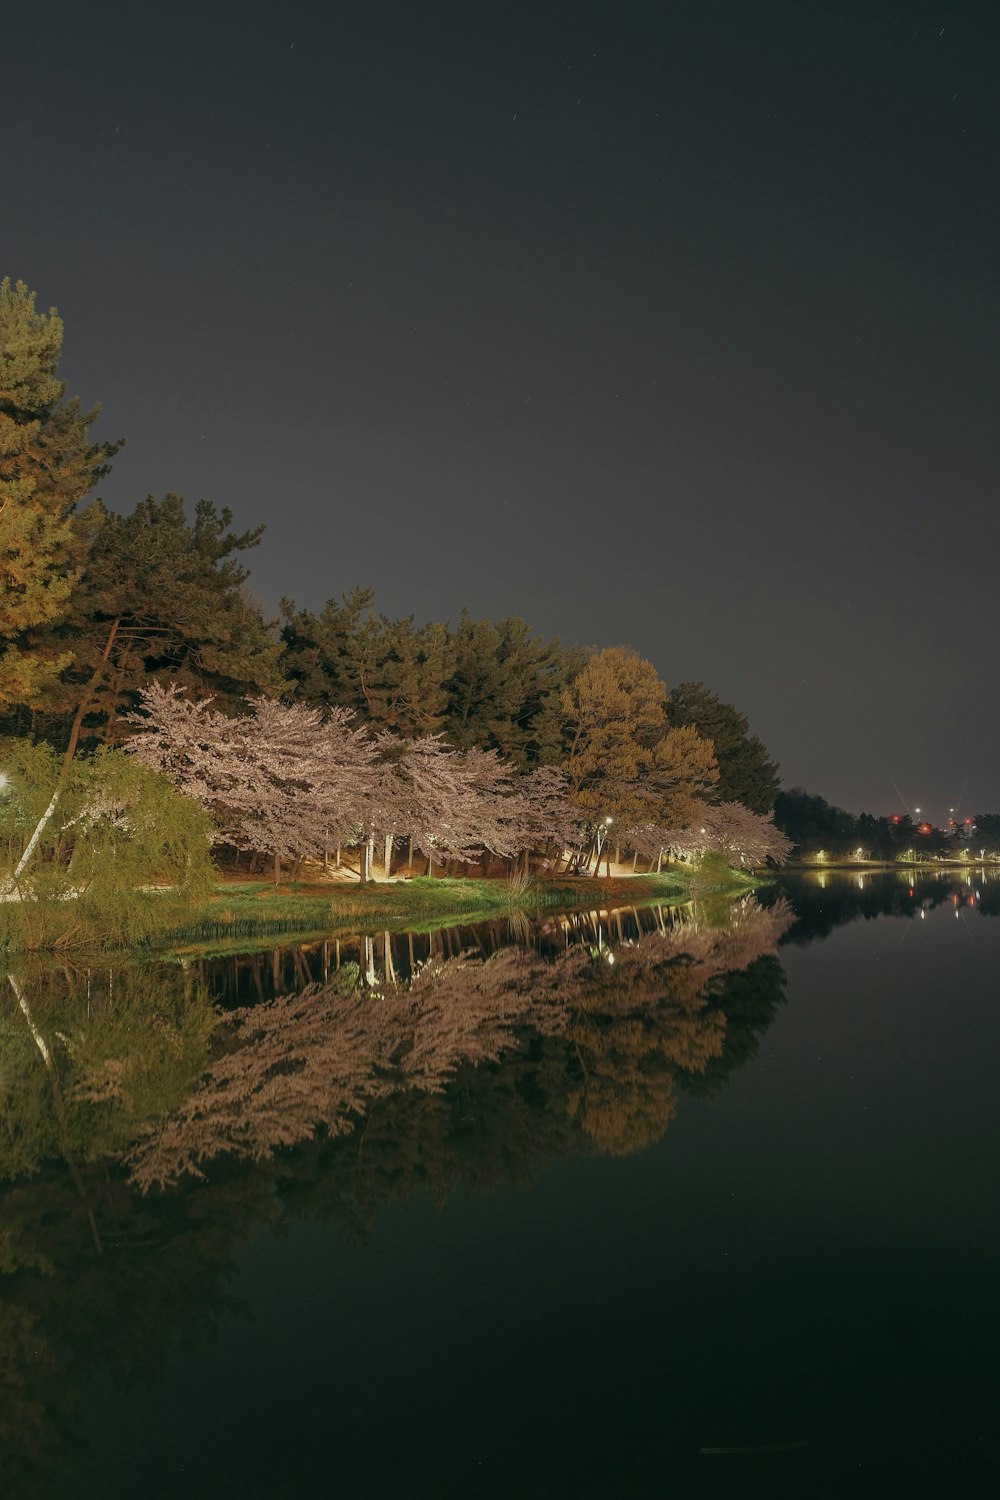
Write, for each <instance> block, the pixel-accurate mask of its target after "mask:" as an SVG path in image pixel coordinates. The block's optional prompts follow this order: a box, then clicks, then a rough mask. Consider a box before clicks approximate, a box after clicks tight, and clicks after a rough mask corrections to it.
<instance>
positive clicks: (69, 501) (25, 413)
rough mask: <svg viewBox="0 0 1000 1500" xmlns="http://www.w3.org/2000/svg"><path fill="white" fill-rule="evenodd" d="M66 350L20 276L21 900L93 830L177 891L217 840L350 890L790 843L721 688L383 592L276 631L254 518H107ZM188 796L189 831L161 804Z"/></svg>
mask: <svg viewBox="0 0 1000 1500" xmlns="http://www.w3.org/2000/svg"><path fill="white" fill-rule="evenodd" d="M62 334H63V330H62V324H61V321H60V319H59V317H58V316H57V314H56V312H55V310H52V311H50V312H48V313H44V312H39V311H38V310H37V308H36V305H35V297H34V294H33V293H32V292H30V291H29V289H28V288H27V287H26V286H25V285H24V284H23V283H21V282H17V283H12V282H11V281H10V280H4V281H3V282H2V283H0V574H2V585H3V586H2V590H0V736H2V737H3V748H2V752H0V753H2V760H0V778H2V780H0V863H2V864H3V866H4V868H5V869H6V874H2V873H0V883H2V886H3V893H4V895H5V896H6V897H7V898H8V899H13V898H15V897H18V898H23V897H24V895H25V893H26V891H27V890H28V889H29V888H30V889H31V890H33V891H34V890H36V889H37V882H38V881H39V880H42V879H43V878H44V877H45V876H46V874H48V875H52V874H53V873H54V872H55V871H57V870H59V869H61V870H62V871H63V872H64V874H65V875H66V878H67V879H68V881H69V888H71V889H73V890H74V891H80V890H81V889H82V887H81V879H82V870H83V867H84V864H85V863H86V861H85V859H84V856H83V854H82V852H81V851H82V849H83V847H84V845H86V844H88V841H89V842H90V844H93V841H94V839H95V837H96V836H97V835H96V831H97V830H99V829H100V828H101V827H103V828H104V833H103V835H102V838H103V842H102V839H100V838H99V839H98V840H97V842H98V844H100V846H101V848H102V849H103V850H104V857H105V858H110V855H109V854H108V851H109V850H114V851H117V853H116V855H115V857H116V858H118V860H119V864H120V866H121V869H122V870H123V871H125V870H127V867H128V861H127V860H126V859H124V852H123V851H124V848H125V845H126V843H127V841H128V840H129V839H131V840H133V841H134V840H135V839H136V838H137V837H138V836H139V832H140V829H141V834H142V839H143V841H144V843H145V846H146V850H147V854H149V858H147V859H146V861H145V864H144V866H143V869H142V879H143V880H153V879H155V878H157V875H158V876H159V877H160V878H161V879H163V880H169V881H170V882H171V883H173V884H174V886H175V887H179V886H180V885H183V880H184V878H185V877H183V875H182V872H185V871H186V872H189V874H190V872H193V871H195V869H196V867H197V865H198V863H199V862H198V860H197V859H196V858H195V855H194V853H193V850H194V849H195V847H196V846H197V845H198V844H199V842H201V843H205V844H207V843H209V842H210V843H211V844H212V846H213V848H214V852H215V858H216V860H217V861H219V860H221V861H223V862H224V863H225V862H228V864H229V865H230V866H231V867H234V868H235V867H242V868H244V869H256V868H258V867H259V866H260V865H261V863H262V862H263V861H265V860H266V861H267V863H268V865H269V867H273V869H274V870H275V873H276V874H278V873H280V872H281V870H282V866H283V865H284V868H285V869H286V871H288V872H293V871H294V872H296V873H297V872H299V871H301V869H302V867H303V863H304V861H307V860H310V861H319V860H322V861H323V863H324V864H325V865H326V867H327V868H328V869H330V868H339V869H340V870H341V871H342V872H346V870H347V869H348V868H350V869H351V870H352V871H353V872H354V874H355V878H357V877H361V878H366V877H367V876H368V875H369V874H370V873H373V872H374V870H375V868H376V867H377V866H379V865H381V867H382V871H383V873H385V874H394V873H397V872H398V870H399V869H400V867H401V866H402V867H403V868H405V869H406V870H407V871H408V872H412V871H413V870H414V869H418V870H420V871H421V872H423V871H424V870H427V871H428V872H430V871H436V872H441V871H442V870H443V869H449V868H450V869H451V870H453V871H454V872H456V873H457V872H458V871H459V870H460V868H462V867H467V866H469V865H470V864H471V863H474V864H476V865H477V866H478V867H479V870H480V872H481V873H486V874H489V873H499V872H500V870H503V869H506V870H508V871H509V870H511V869H513V867H514V862H515V861H518V862H519V863H520V868H521V870H522V871H524V872H527V871H528V870H529V869H530V868H534V869H549V870H559V869H560V868H561V869H563V870H565V871H569V870H573V871H577V872H579V871H581V870H586V869H589V868H590V867H591V866H592V864H593V861H594V860H595V858H596V860H597V862H598V872H599V868H600V860H601V858H602V857H603V859H604V860H605V861H606V863H607V866H608V869H609V870H610V866H611V862H612V859H614V860H616V861H617V862H618V864H619V865H622V864H623V863H626V864H627V862H630V863H631V867H632V868H642V869H644V870H649V869H660V868H661V867H662V866H663V864H664V862H665V861H668V860H670V859H671V858H674V859H676V858H682V859H685V860H688V861H696V860H698V859H702V858H704V857H706V856H713V857H715V858H724V860H725V862H726V863H728V864H730V865H739V864H760V863H763V862H765V861H767V860H768V859H772V860H778V861H780V860H781V859H782V858H783V857H784V856H785V855H786V853H787V852H788V849H789V844H788V841H787V840H786V839H785V838H784V837H783V836H782V835H781V833H780V832H779V831H778V830H777V829H776V828H775V826H774V823H773V821H772V819H771V816H770V814H771V810H772V809H773V806H774V802H775V797H776V795H777V793H778V790H779V786H780V779H779V774H778V767H777V765H776V764H775V762H774V761H773V760H772V758H771V757H770V756H769V754H768V752H767V750H766V748H765V746H764V745H763V744H762V743H761V741H760V740H759V739H758V738H757V737H756V736H755V735H754V734H752V733H751V731H750V726H749V724H748V722H747V719H746V717H745V715H743V714H742V713H741V712H740V711H739V710H738V709H737V708H735V707H733V706H732V705H729V704H725V703H722V702H720V701H719V699H718V697H717V696H716V695H715V694H714V693H713V692H712V691H711V690H710V689H709V688H708V687H706V686H705V685H704V684H702V683H698V682H682V683H680V684H679V685H676V686H674V687H673V689H672V691H670V692H668V690H667V688H666V685H665V684H664V682H663V681H662V679H661V677H660V675H659V672H658V671H657V669H656V668H655V667H654V666H653V664H652V663H650V662H648V661H646V660H644V659H643V658H642V657H641V656H640V655H639V654H638V653H637V652H635V651H633V650H631V649H630V648H628V647H626V646H611V647H606V648H604V649H597V648H589V649H582V648H580V647H575V646H574V647H567V646H565V645H563V644H562V643H561V642H560V641H559V640H557V639H554V640H545V639H543V638H542V637H541V636H539V635H538V634H536V633H535V632H534V631H533V630H532V629H531V627H530V626H529V625H528V624H527V623H526V622H525V621H524V620H522V619H519V618H508V619H503V620H499V621H491V620H477V619H474V618H473V617H472V616H471V615H470V614H469V613H468V612H467V611H463V612H462V613H461V615H460V616H459V617H458V619H457V622H456V623H445V622H430V623H425V624H418V623H416V622H415V620H414V619H413V617H412V616H409V617H405V618H395V617H393V616H392V615H391V614H386V613H383V612H382V611H381V610H379V609H378V608H377V607H376V602H375V599H374V596H373V593H372V591H371V590H369V589H365V588H355V589H353V590H351V591H349V592H347V593H345V594H344V595H343V596H342V597H340V598H338V599H330V600H329V601H328V602H327V603H326V604H325V605H324V606H323V607H322V608H321V609H320V610H318V611H312V610H309V609H305V608H301V607H299V605H298V604H296V602H295V601H293V600H291V599H286V600H283V601H282V604H281V614H280V619H277V620H269V619H266V618H265V617H264V614H263V612H262V610H261V607H260V606H259V604H258V603H256V602H255V600H254V598H253V596H252V595H251V594H250V592H249V591H248V588H247V582H248V576H249V575H248V570H247V567H246V566H245V563H244V557H245V555H246V554H247V553H248V552H249V551H250V550H251V549H252V548H253V547H254V546H255V545H256V543H257V542H258V541H259V539H260V536H261V530H262V528H257V529H255V530H251V531H243V532H240V531H239V530H235V529H233V518H232V516H231V514H230V512H229V511H228V510H217V509H216V507H215V506H214V505H213V504H212V503H211V502H209V501H205V500H200V501H198V503H197V504H196V505H195V507H194V511H193V514H191V513H189V512H188V511H187V510H186V509H185V505H184V502H183V501H182V499H181V498H180V497H179V496H177V495H172V494H170V495H167V496H165V497H164V498H162V499H155V498H154V497H152V496H150V497H148V498H146V499H144V500H141V501H140V502H139V503H138V504H137V505H136V506H135V508H134V510H132V511H131V513H130V514H127V515H122V514H118V513H116V512H113V511H111V510H108V509H107V508H106V507H105V506H104V505H103V504H102V503H101V501H100V499H98V498H94V495H95V489H96V487H97V486H98V484H99V482H100V480H101V478H102V477H103V476H104V475H105V474H106V473H107V472H108V468H109V465H110V463H111V461H112V459H113V458H114V455H115V453H116V452H117V450H118V448H119V447H120V446H121V445H120V443H115V442H111V443H109V442H103V443H93V442H92V441H91V439H90V427H91V425H92V423H93V422H94V420H95V418H96V416H97V409H94V410H92V411H84V410H82V409H81V407H80V405H79V403H78V402H77V401H76V400H73V399H68V398H67V395H66V390H65V386H64V383H63V382H62V381H61V380H60V379H59V375H58V365H59V359H60V354H61V347H62ZM129 752H131V753H129ZM126 766H128V767H131V770H127V769H125V767H126ZM157 789H158V790H157ZM178 794H180V795H181V797H182V798H183V801H184V802H185V803H186V804H194V805H195V806H196V807H197V809H198V814H197V816H196V815H195V814H194V813H192V814H191V815H190V816H186V818H185V816H177V815H175V814H174V813H169V814H168V811H167V808H168V803H169V799H170V798H171V797H176V796H178ZM130 799H131V800H130ZM157 809H159V810H157ZM199 818H202V819H203V821H202V822H199ZM155 829H160V831H161V836H157V837H151V836H150V830H155ZM171 829H172V830H173V832H170V830H171ZM150 859H151V860H152V865H153V866H156V865H159V869H158V870H157V869H154V868H152V867H151V865H150ZM74 860H75V861H77V868H76V871H75V875H74V873H73V871H72V869H71V867H72V865H73V862H74ZM496 860H499V861H500V865H499V867H497V866H496V864H495V861H496ZM640 862H641V865H640ZM97 863H98V864H100V861H98V862H97ZM91 866H93V860H91ZM95 878H96V873H95ZM191 878H192V879H194V875H193V874H191Z"/></svg>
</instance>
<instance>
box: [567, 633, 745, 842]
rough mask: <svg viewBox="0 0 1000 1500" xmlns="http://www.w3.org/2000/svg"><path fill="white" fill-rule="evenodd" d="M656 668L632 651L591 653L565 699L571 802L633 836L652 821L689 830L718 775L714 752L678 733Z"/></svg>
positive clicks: (691, 735) (685, 731)
mask: <svg viewBox="0 0 1000 1500" xmlns="http://www.w3.org/2000/svg"><path fill="white" fill-rule="evenodd" d="M666 698H667V690H666V687H665V686H664V684H663V683H662V682H661V680H660V678H659V676H658V675H657V672H656V668H655V667H654V666H653V664H652V663H651V662H648V661H646V660H645V659H644V658H643V657H641V656H640V655H639V653H638V652H637V651H633V650H631V649H630V648H629V647H627V646H611V647H609V648H608V649H607V650H605V651H599V652H597V653H596V655H594V656H592V657H591V659H590V661H589V662H588V663H587V665H586V666H585V667H584V669H583V671H582V672H581V673H580V674H579V675H578V676H577V677H576V679H575V680H574V681H573V682H572V683H571V685H570V686H569V687H568V688H567V689H565V690H564V692H563V695H562V705H563V713H564V715H565V720H566V731H567V743H568V747H569V748H568V751H567V755H566V759H565V761H564V762H563V769H564V770H565V771H566V772H567V774H568V776H569V782H570V794H571V801H572V802H573V803H574V804H575V805H576V806H577V807H579V808H580V809H581V810H583V811H584V812H585V813H588V814H590V816H591V817H592V819H593V820H594V822H595V823H596V822H599V821H601V820H602V819H604V818H606V817H611V818H612V819H613V821H614V823H615V824H616V825H617V826H618V828H620V829H621V830H622V832H623V833H624V834H626V835H627V833H628V831H630V830H632V829H633V828H635V827H636V826H638V825H641V824H643V823H647V822H653V823H658V824H662V825H663V826H665V827H668V828H683V827H684V826H685V825H686V824H688V823H689V822H691V821H692V819H693V817H694V816H695V815H696V813H697V810H698V807H699V799H700V798H701V797H702V796H703V795H704V793H705V792H706V791H707V790H708V789H709V788H710V787H711V786H712V785H713V784H714V782H715V780H716V776H717V771H716V768H715V761H714V759H713V757H712V747H711V745H710V744H709V743H708V741H706V740H703V739H701V738H700V737H699V735H697V734H696V733H695V731H694V730H693V729H692V728H691V727H690V726H685V727H683V728H679V729H674V728H671V726H670V724H669V723H668V722H667V716H666V712H665V705H666Z"/></svg>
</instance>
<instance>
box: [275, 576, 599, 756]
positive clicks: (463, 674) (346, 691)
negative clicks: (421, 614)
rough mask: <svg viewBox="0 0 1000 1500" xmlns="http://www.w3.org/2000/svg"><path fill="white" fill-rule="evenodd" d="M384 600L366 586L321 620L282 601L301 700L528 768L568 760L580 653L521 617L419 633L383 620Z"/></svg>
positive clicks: (287, 662)
mask: <svg viewBox="0 0 1000 1500" xmlns="http://www.w3.org/2000/svg"><path fill="white" fill-rule="evenodd" d="M374 598H375V596H374V593H373V591H372V590H371V589H363V588H356V589H354V590H352V591H351V593H349V594H345V595H344V596H343V598H342V599H341V600H340V601H339V602H338V601H337V600H334V599H330V600H328V601H327V603H326V604H325V605H324V606H323V608H322V609H321V610H320V612H319V613H318V614H314V613H313V612H312V611H310V610H297V609H296V608H295V605H294V603H293V602H292V601H291V600H288V599H285V600H283V601H282V606H281V608H282V613H283V615H284V619H285V625H284V628H283V630H282V644H283V654H282V666H283V670H284V672H285V676H286V679H287V680H288V681H289V683H291V685H292V687H293V690H294V692H295V695H296V696H297V697H298V698H301V699H302V700H304V701H305V702H308V703H314V704H319V705H324V706H329V707H333V706H337V707H341V708H349V709H351V710H352V712H354V713H356V714H357V715H358V717H359V719H361V720H362V722H364V723H369V724H373V725H375V726H376V727H377V728H380V729H390V730H393V731H394V732H396V733H399V734H402V735H408V736H411V737H419V736H422V735H428V734H436V733H437V732H438V731H443V733H444V734H445V735H446V737H447V738H448V739H449V740H450V741H451V743H452V744H454V745H456V746H457V747H458V748H459V749H461V750H470V749H481V750H499V751H501V752H502V754H504V755H505V756H507V757H509V758H510V759H511V760H513V762H514V763H515V764H516V765H517V766H519V767H525V766H529V765H537V764H543V765H544V764H550V763H552V762H554V761H556V760H558V758H559V756H560V754H561V750H562V724H561V714H560V695H561V693H562V691H563V689H564V687H565V686H566V685H567V684H568V683H569V682H570V681H571V679H572V678H573V677H574V676H575V675H576V673H577V672H578V671H579V670H580V667H581V666H582V658H581V656H580V654H579V653H578V652H573V651H566V650H564V648H563V647H562V646H561V645H560V644H559V642H558V640H553V641H545V640H543V639H542V638H541V637H540V636H536V635H535V634H534V633H533V632H532V630H531V629H530V628H529V626H528V625H527V624H526V623H525V621H524V620H521V619H519V618H517V617H516V616H512V617H510V618H508V619H504V620H500V621H499V622H497V623H494V622H493V621H490V620H474V619H473V618H472V616H471V615H470V614H469V613H468V611H467V610H466V611H463V613H462V617H461V619H460V621H459V623H458V625H457V627H456V628H455V629H454V630H449V628H448V626H447V625H444V624H441V623H436V622H431V623H429V624H427V625H423V626H420V627H417V626H415V625H414V623H413V617H412V616H409V617H407V618H405V619H401V620H391V619H389V618H388V617H387V616H386V615H383V614H378V613H376V612H375V610H374V608H373V605H374Z"/></svg>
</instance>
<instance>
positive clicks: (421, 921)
mask: <svg viewBox="0 0 1000 1500" xmlns="http://www.w3.org/2000/svg"><path fill="white" fill-rule="evenodd" d="M749 883H750V882H748V881H742V880H741V879H740V877H738V876H733V880H732V884H731V887H730V888H731V889H739V888H741V886H743V885H746V884H749ZM692 884H693V883H692V879H691V876H690V874H688V873H686V872H684V873H681V872H678V871H670V872H668V873H666V874H663V875H633V876H625V877H620V878H618V877H612V878H611V879H604V880H595V879H591V878H584V879H579V878H578V879H572V880H569V879H567V880H539V881H532V882H530V883H529V884H528V885H526V886H523V887H522V886H518V885H516V884H512V883H509V882H507V881H504V880H447V879H427V878H426V877H420V878H417V879H414V880H401V881H392V882H373V883H372V884H370V885H366V886H360V885H359V886H346V887H345V886H344V885H341V884H336V885H330V884H301V885H280V886H274V885H270V884H265V883H263V882H259V883H258V882H251V881H242V882H238V883H233V884H223V885H220V886H218V887H217V889H216V891H215V893H214V894H213V895H212V896H211V897H210V898H209V899H208V900H207V901H206V902H204V903H203V904H202V905H201V907H199V908H198V909H197V910H196V911H195V912H194V913H192V916H191V919H190V921H189V922H186V923H185V924H184V926H183V927H181V928H178V929H177V930H176V931H175V932H173V933H171V934H170V936H169V939H168V944H167V945H168V946H170V947H176V946H180V945H183V944H186V943H190V944H202V943H205V942H218V941H220V940H223V941H225V940H229V941H234V942H240V941H247V940H250V941H252V940H254V939H260V938H266V937H275V936H278V935H279V934H286V935H288V936H293V935H294V936H297V937H304V936H306V935H309V936H316V937H322V936H336V935H337V934H338V933H347V932H355V931H357V930H358V928H382V929H386V930H388V931H393V930H396V929H399V928H406V927H421V926H425V925H427V924H432V925H434V926H447V925H449V924H450V923H452V922H456V923H457V922H462V923H465V922H477V921H483V922H485V921H489V919H490V918H491V917H497V916H503V915H504V913H505V912H510V911H522V912H527V913H528V914H531V913H534V912H542V911H552V910H556V909H558V910H567V909H572V908H581V907H582V908H587V907H592V906H602V907H606V906H634V905H636V904H637V903H639V904H645V903H647V902H650V901H655V900H657V899H659V900H662V901H674V902H676V901H686V900H687V899H688V898H689V896H690V895H691V894H692Z"/></svg>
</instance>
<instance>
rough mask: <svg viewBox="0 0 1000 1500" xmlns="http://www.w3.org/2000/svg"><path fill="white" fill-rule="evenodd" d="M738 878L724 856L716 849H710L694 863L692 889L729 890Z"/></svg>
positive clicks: (697, 890)
mask: <svg viewBox="0 0 1000 1500" xmlns="http://www.w3.org/2000/svg"><path fill="white" fill-rule="evenodd" d="M738 879H739V877H738V876H737V875H736V873H735V872H734V871H733V870H732V869H730V866H729V861H728V860H727V858H726V856H725V855H724V854H722V853H720V851H719V850H717V849H710V850H709V851H708V852H707V853H706V854H703V855H702V856H701V858H700V859H699V860H698V861H697V863H696V865H695V879H694V884H693V890H694V891H695V892H700V891H711V890H731V889H732V887H733V884H734V882H735V881H737V880H738Z"/></svg>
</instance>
